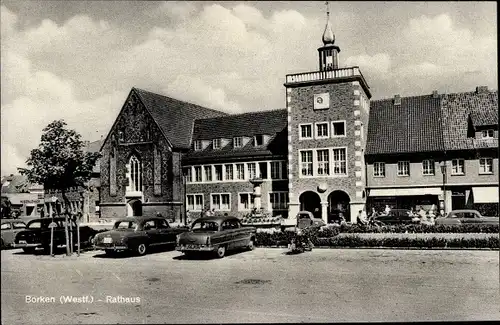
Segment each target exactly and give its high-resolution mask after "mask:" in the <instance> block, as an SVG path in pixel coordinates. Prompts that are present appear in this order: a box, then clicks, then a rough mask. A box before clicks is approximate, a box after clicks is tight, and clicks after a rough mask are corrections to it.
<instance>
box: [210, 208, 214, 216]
mask: <svg viewBox="0 0 500 325" xmlns="http://www.w3.org/2000/svg"><path fill="white" fill-rule="evenodd" d="M210 216H212V217H213V216H215V208H212V211H210Z"/></svg>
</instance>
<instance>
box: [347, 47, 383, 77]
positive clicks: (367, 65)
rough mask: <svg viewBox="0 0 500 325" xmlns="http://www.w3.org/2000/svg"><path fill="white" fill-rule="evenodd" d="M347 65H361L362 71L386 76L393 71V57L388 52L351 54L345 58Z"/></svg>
mask: <svg viewBox="0 0 500 325" xmlns="http://www.w3.org/2000/svg"><path fill="white" fill-rule="evenodd" d="M345 66H346V67H352V66H359V68H360V69H361V72H363V71H366V72H368V73H370V74H373V75H376V76H377V77H384V76H386V75H387V74H388V73H390V72H391V71H390V70H391V58H390V56H389V55H388V54H386V53H377V54H375V55H373V56H370V55H366V54H363V55H358V56H351V57H348V58H347V59H346V60H345Z"/></svg>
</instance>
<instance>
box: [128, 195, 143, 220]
mask: <svg viewBox="0 0 500 325" xmlns="http://www.w3.org/2000/svg"><path fill="white" fill-rule="evenodd" d="M127 215H128V216H132V217H140V216H142V202H141V200H139V199H133V200H130V201H128V204H127Z"/></svg>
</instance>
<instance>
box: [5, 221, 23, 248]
mask: <svg viewBox="0 0 500 325" xmlns="http://www.w3.org/2000/svg"><path fill="white" fill-rule="evenodd" d="M1 227H2V230H1V231H2V242H1V244H2V248H7V247H11V246H12V244H13V243H14V239H15V238H16V235H17V233H18V232H20V231H21V230H24V229H25V228H26V224H25V223H24V222H23V221H19V220H17V219H4V220H2V226H1Z"/></svg>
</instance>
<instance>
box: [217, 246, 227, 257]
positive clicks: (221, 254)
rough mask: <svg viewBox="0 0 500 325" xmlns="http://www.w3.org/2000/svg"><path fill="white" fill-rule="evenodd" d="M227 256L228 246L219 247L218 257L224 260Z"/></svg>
mask: <svg viewBox="0 0 500 325" xmlns="http://www.w3.org/2000/svg"><path fill="white" fill-rule="evenodd" d="M225 255H226V246H219V248H217V257H218V258H223V257H224V256H225Z"/></svg>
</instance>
